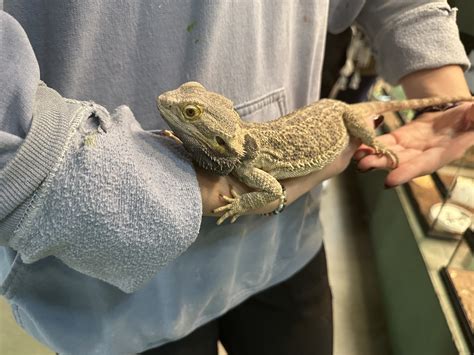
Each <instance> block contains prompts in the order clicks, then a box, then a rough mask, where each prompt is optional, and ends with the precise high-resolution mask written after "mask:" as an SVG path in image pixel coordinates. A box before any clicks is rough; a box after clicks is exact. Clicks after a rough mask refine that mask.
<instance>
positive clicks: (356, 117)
mask: <svg viewBox="0 0 474 355" xmlns="http://www.w3.org/2000/svg"><path fill="white" fill-rule="evenodd" d="M156 101H157V106H158V109H159V111H160V113H161V115H162V117H163V118H164V120H165V121H166V122H167V123H168V125H169V126H170V127H171V129H172V131H173V134H174V135H175V136H176V137H177V138H179V140H181V142H182V143H183V144H184V148H185V149H186V150H187V151H188V152H189V153H190V155H191V157H192V159H193V160H194V161H195V162H196V163H197V164H198V165H199V166H200V167H202V168H203V169H205V170H207V171H209V172H211V173H214V174H219V175H228V174H231V173H232V174H233V175H234V176H236V177H237V178H238V179H239V180H240V181H242V182H243V183H244V184H246V185H247V186H249V187H250V188H252V189H253V190H254V191H252V192H249V193H244V194H241V195H239V194H238V193H236V192H235V190H234V189H231V194H232V196H223V199H224V200H225V201H226V202H227V204H226V205H224V206H222V207H219V208H217V209H216V210H214V212H215V213H219V214H221V216H220V218H219V219H218V221H217V224H221V223H222V222H223V221H224V220H226V219H227V218H231V223H233V222H235V220H236V219H237V218H238V217H239V216H240V215H242V214H244V213H246V212H248V211H251V210H255V209H258V208H260V207H263V206H265V205H266V204H268V203H270V202H272V201H275V200H278V199H279V198H281V196H282V194H283V187H282V185H281V184H280V182H279V180H282V179H287V178H292V177H297V176H303V175H306V174H309V173H311V172H313V171H317V170H321V169H323V168H324V167H325V166H327V165H329V164H331V163H332V162H333V161H334V160H335V159H336V158H337V157H338V156H339V154H341V152H342V151H343V150H344V149H345V148H346V147H347V145H348V143H349V138H350V136H353V137H357V138H359V139H360V140H361V141H362V142H363V143H364V144H366V145H368V146H370V147H372V148H373V149H374V150H375V153H377V154H382V155H386V156H387V157H388V158H389V159H390V160H391V161H392V163H393V166H394V167H395V166H397V164H398V157H397V155H396V154H395V152H393V151H391V150H390V149H388V148H387V147H385V146H384V145H383V144H382V143H381V142H379V141H377V140H376V138H375V132H374V129H373V127H369V126H368V124H367V123H366V120H365V119H366V118H367V117H371V116H374V115H380V114H382V113H384V112H389V111H399V110H405V109H417V108H424V107H427V106H432V105H442V104H446V103H454V102H460V101H472V97H470V96H467V97H465V96H462V97H431V98H425V99H414V100H403V101H388V102H366V103H358V104H352V105H350V104H347V103H344V102H342V101H338V100H330V99H323V100H320V101H317V102H315V103H312V104H310V105H308V106H305V107H303V108H301V109H298V110H296V111H294V112H291V113H290V114H288V115H285V116H283V117H280V118H278V119H276V120H273V121H268V122H263V123H251V122H246V121H243V120H241V118H240V116H239V114H238V113H237V112H236V111H235V109H234V104H233V102H232V101H231V100H229V99H228V98H226V97H224V96H222V95H219V94H217V93H214V92H211V91H208V90H206V89H205V88H204V86H202V85H201V84H200V83H197V82H188V83H185V84H183V85H181V86H180V87H179V88H178V89H176V90H173V91H168V92H165V93H163V94H161V95H160V96H158V97H157V100H156Z"/></svg>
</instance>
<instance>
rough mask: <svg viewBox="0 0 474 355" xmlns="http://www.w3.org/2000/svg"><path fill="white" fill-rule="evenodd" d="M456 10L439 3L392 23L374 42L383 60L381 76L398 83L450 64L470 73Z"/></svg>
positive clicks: (380, 65)
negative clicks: (408, 75) (403, 79)
mask: <svg viewBox="0 0 474 355" xmlns="http://www.w3.org/2000/svg"><path fill="white" fill-rule="evenodd" d="M456 11H457V9H451V8H450V7H449V6H448V5H447V4H446V3H444V2H438V3H432V4H426V5H423V6H419V7H417V8H415V9H412V10H410V11H408V12H405V13H404V14H403V16H399V17H397V18H395V19H394V20H392V21H391V23H390V24H388V25H387V26H386V27H385V28H384V29H383V31H381V32H380V33H379V34H378V35H377V36H376V37H375V39H374V49H375V53H376V56H377V57H379V58H381V59H380V60H378V61H377V62H378V63H379V68H378V69H379V74H380V75H381V76H382V77H383V78H384V79H385V80H386V81H388V82H389V83H391V84H396V83H397V82H398V81H399V80H400V79H401V78H402V77H403V76H405V75H407V74H409V73H411V72H414V71H417V70H422V69H430V68H439V67H441V66H444V65H449V64H458V65H460V66H462V67H463V69H464V70H466V69H467V68H468V67H469V60H468V58H467V56H466V53H465V51H464V48H463V46H462V44H461V42H460V40H459V31H458V28H457V25H456ZM382 59H383V60H382Z"/></svg>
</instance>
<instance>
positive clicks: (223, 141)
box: [216, 136, 225, 146]
mask: <svg viewBox="0 0 474 355" xmlns="http://www.w3.org/2000/svg"><path fill="white" fill-rule="evenodd" d="M216 142H217V144H219V145H222V146H224V145H225V140H223V139H222V138H221V137H219V136H216Z"/></svg>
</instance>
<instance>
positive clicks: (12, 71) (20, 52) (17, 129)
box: [0, 10, 40, 168]
mask: <svg viewBox="0 0 474 355" xmlns="http://www.w3.org/2000/svg"><path fill="white" fill-rule="evenodd" d="M0 68H1V70H0V90H1V95H0V168H2V167H3V166H5V164H6V162H7V161H8V160H9V159H10V158H11V156H12V154H13V153H14V152H15V150H16V149H17V148H18V147H19V146H20V144H21V142H22V139H23V138H24V137H25V136H26V133H27V132H28V129H29V127H30V124H31V117H32V114H33V103H34V97H35V93H36V88H37V87H38V83H39V81H40V75H39V67H38V63H37V61H36V58H35V55H34V53H33V49H32V48H31V45H30V42H29V41H28V38H27V36H26V33H25V32H24V31H23V29H22V28H21V26H20V24H19V23H18V22H17V21H15V19H13V17H11V16H10V15H8V14H7V13H6V12H4V11H1V10H0Z"/></svg>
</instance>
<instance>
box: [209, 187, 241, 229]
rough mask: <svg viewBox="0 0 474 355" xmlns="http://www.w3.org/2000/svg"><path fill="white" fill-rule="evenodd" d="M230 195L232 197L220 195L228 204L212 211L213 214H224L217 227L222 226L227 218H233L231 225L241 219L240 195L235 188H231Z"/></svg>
mask: <svg viewBox="0 0 474 355" xmlns="http://www.w3.org/2000/svg"><path fill="white" fill-rule="evenodd" d="M230 194H231V195H232V197H229V196H225V195H220V197H221V198H222V199H223V200H224V201H225V202H227V204H226V205H224V206H221V207H218V208H216V209H214V210H213V211H212V212H213V213H221V212H224V214H223V215H222V216H220V218H219V219H218V220H217V225H220V224H222V222H224V221H225V220H226V219H227V218H231V220H230V223H234V222H235V221H236V220H237V218H239V217H240V212H241V209H240V194H239V193H238V192H237V191H236V190H235V189H234V188H233V187H231V188H230Z"/></svg>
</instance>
